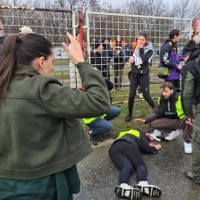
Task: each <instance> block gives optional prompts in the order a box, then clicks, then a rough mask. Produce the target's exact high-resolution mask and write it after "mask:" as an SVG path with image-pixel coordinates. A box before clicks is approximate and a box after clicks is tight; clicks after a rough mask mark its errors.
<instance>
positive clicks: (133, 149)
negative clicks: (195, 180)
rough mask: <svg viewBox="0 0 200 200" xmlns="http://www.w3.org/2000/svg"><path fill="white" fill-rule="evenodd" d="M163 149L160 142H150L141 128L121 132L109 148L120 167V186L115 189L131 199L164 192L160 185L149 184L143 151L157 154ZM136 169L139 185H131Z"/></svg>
mask: <svg viewBox="0 0 200 200" xmlns="http://www.w3.org/2000/svg"><path fill="white" fill-rule="evenodd" d="M159 149H161V145H160V144H154V143H149V141H148V138H147V136H146V134H145V133H144V132H143V131H139V130H133V129H132V130H129V131H123V132H120V133H119V135H118V137H117V138H116V139H115V141H114V142H113V144H112V145H111V147H110V149H109V156H110V159H111V160H112V162H113V163H114V165H115V166H116V167H117V168H118V169H119V171H120V174H119V186H117V187H115V189H114V191H115V193H116V194H117V195H118V196H119V197H125V198H128V199H130V200H137V199H140V198H141V196H142V194H144V195H147V196H149V197H159V196H161V194H162V192H161V190H160V188H159V187H157V186H154V185H149V184H148V181H147V167H146V165H145V163H144V160H143V158H142V154H141V152H145V153H149V154H155V153H157V152H158V150H159ZM134 169H135V171H136V179H137V185H135V186H134V187H132V186H130V185H129V180H130V176H131V174H132V173H133V170H134Z"/></svg>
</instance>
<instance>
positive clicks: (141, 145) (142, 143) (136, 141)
mask: <svg viewBox="0 0 200 200" xmlns="http://www.w3.org/2000/svg"><path fill="white" fill-rule="evenodd" d="M139 132H140V138H137V137H135V136H134V135H131V134H126V135H124V136H123V137H122V138H120V139H119V140H116V142H117V141H120V140H125V141H127V142H130V143H131V144H133V145H134V147H136V148H138V149H139V151H141V152H143V153H152V154H154V153H158V150H157V149H156V148H155V147H152V146H150V145H149V141H148V139H147V136H146V134H145V133H144V132H143V131H139Z"/></svg>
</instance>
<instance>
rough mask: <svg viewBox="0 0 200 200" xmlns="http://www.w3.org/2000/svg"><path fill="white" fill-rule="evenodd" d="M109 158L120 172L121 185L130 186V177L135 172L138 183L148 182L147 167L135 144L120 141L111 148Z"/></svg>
mask: <svg viewBox="0 0 200 200" xmlns="http://www.w3.org/2000/svg"><path fill="white" fill-rule="evenodd" d="M109 156H110V159H111V160H112V162H113V163H114V165H115V166H116V167H117V168H118V169H119V171H120V173H119V184H121V183H127V184H129V179H130V176H131V174H132V173H133V171H134V170H135V171H136V179H137V182H139V181H147V167H146V165H145V163H144V160H143V158H142V155H141V153H140V151H139V149H138V148H137V147H135V146H134V145H133V144H131V143H129V142H127V141H125V140H119V141H117V142H115V143H114V144H113V145H112V146H111V149H110V152H109Z"/></svg>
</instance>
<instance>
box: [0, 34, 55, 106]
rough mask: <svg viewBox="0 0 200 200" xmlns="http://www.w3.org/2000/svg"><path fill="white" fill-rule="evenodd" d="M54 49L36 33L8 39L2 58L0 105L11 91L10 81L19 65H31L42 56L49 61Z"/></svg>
mask: <svg viewBox="0 0 200 200" xmlns="http://www.w3.org/2000/svg"><path fill="white" fill-rule="evenodd" d="M52 48H53V45H52V44H51V42H49V41H48V40H47V39H46V38H45V37H43V36H41V35H38V34H35V33H30V34H24V35H22V36H19V35H8V36H7V37H6V39H5V41H4V43H3V49H2V54H1V58H0V105H1V104H2V102H3V98H4V96H5V94H6V93H7V92H8V90H9V85H10V81H11V79H12V76H13V74H14V72H15V70H16V69H17V67H18V64H22V65H31V63H32V61H33V60H34V59H35V58H38V57H41V56H43V57H44V58H45V59H48V56H50V55H51V54H52Z"/></svg>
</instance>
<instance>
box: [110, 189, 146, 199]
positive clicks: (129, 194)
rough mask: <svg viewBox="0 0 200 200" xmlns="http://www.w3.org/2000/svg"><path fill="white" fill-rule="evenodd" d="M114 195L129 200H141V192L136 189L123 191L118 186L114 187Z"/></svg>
mask: <svg viewBox="0 0 200 200" xmlns="http://www.w3.org/2000/svg"><path fill="white" fill-rule="evenodd" d="M114 191H115V194H116V195H118V196H119V197H123V198H127V199H130V200H139V199H141V196H142V195H141V191H140V190H139V189H137V188H131V189H125V188H122V187H120V186H117V187H115V189H114Z"/></svg>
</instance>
